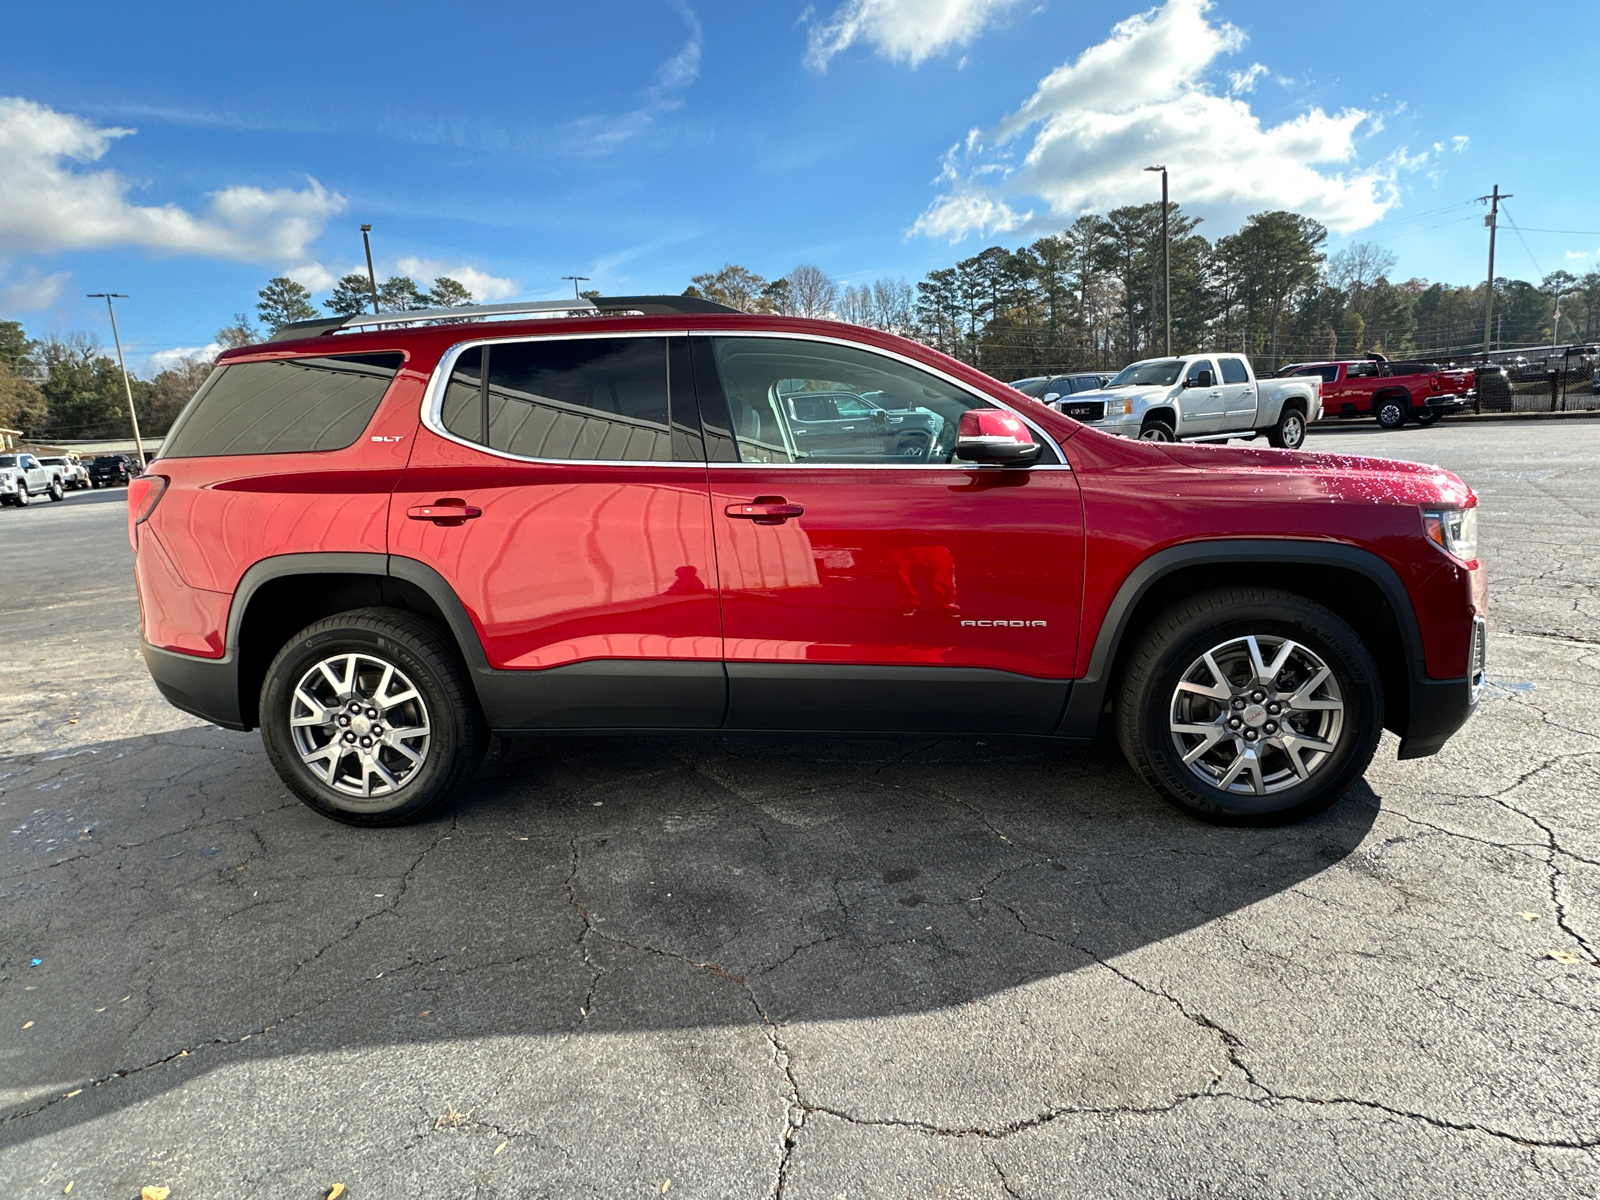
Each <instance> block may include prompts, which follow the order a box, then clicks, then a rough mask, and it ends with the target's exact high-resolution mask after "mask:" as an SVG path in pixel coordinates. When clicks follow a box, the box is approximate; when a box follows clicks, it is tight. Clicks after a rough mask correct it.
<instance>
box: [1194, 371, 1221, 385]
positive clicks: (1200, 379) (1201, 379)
mask: <svg viewBox="0 0 1600 1200" xmlns="http://www.w3.org/2000/svg"><path fill="white" fill-rule="evenodd" d="M1194 386H1195V387H1203V388H1208V387H1216V386H1217V382H1216V377H1215V376H1213V375H1212V374H1211V372H1210V371H1201V372H1200V374H1198V375H1196V376H1195V377H1194Z"/></svg>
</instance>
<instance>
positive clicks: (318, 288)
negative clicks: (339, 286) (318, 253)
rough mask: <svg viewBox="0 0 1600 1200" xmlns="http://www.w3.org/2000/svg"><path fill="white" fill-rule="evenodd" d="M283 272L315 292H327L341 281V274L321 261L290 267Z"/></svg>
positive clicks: (287, 276)
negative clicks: (335, 272) (336, 273)
mask: <svg viewBox="0 0 1600 1200" xmlns="http://www.w3.org/2000/svg"><path fill="white" fill-rule="evenodd" d="M283 274H284V276H285V277H286V278H289V279H292V280H294V281H295V282H296V283H298V284H299V285H300V286H301V287H303V288H306V289H307V290H308V291H313V292H325V291H327V290H328V289H329V288H331V287H333V285H334V284H336V283H338V282H339V276H338V275H335V274H334V273H333V272H332V271H331V270H329V269H328V268H327V267H325V266H323V265H322V264H321V263H319V262H308V263H302V264H301V265H300V266H298V267H290V268H289V269H288V270H286V271H285V272H284V273H283Z"/></svg>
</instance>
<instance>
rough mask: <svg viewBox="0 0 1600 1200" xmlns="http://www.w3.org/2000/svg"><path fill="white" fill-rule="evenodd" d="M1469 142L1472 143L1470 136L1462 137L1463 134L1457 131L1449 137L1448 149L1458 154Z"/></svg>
mask: <svg viewBox="0 0 1600 1200" xmlns="http://www.w3.org/2000/svg"><path fill="white" fill-rule="evenodd" d="M1471 144H1472V139H1471V138H1469V137H1464V136H1463V135H1461V134H1459V133H1458V134H1457V135H1456V136H1455V137H1453V138H1451V139H1450V149H1452V150H1454V151H1455V152H1456V153H1457V154H1460V153H1461V152H1462V151H1463V150H1465V149H1466V148H1467V147H1468V146H1470V145H1471Z"/></svg>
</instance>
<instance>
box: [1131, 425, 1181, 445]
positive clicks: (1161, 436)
mask: <svg viewBox="0 0 1600 1200" xmlns="http://www.w3.org/2000/svg"><path fill="white" fill-rule="evenodd" d="M1139 440H1140V441H1141V442H1175V441H1177V440H1178V435H1177V433H1176V432H1175V431H1174V430H1173V428H1172V426H1171V425H1168V424H1167V423H1166V422H1165V421H1160V420H1149V421H1146V422H1145V423H1144V428H1143V429H1141V430H1139Z"/></svg>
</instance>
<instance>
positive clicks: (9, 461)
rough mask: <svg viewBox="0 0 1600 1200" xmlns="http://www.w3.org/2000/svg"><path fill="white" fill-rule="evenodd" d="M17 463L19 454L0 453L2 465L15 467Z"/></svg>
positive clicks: (0, 463)
mask: <svg viewBox="0 0 1600 1200" xmlns="http://www.w3.org/2000/svg"><path fill="white" fill-rule="evenodd" d="M16 465H17V456H16V455H15V454H4V455H0V467H15V466H16Z"/></svg>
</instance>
